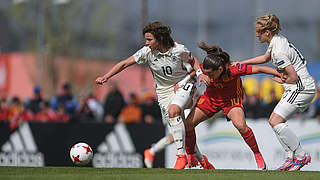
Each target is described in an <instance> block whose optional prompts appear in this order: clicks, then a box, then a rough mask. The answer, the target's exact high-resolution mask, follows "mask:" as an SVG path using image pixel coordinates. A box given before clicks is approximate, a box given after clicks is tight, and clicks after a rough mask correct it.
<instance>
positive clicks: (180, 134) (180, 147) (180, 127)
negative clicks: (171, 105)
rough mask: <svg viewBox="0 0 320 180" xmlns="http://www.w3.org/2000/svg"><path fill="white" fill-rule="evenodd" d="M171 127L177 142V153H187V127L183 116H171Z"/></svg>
mask: <svg viewBox="0 0 320 180" xmlns="http://www.w3.org/2000/svg"><path fill="white" fill-rule="evenodd" d="M170 121H171V123H170V126H171V127H170V129H171V133H172V137H173V139H174V142H175V144H176V148H177V154H185V150H184V148H185V134H186V133H185V127H184V123H183V121H182V118H181V116H177V117H174V118H170Z"/></svg>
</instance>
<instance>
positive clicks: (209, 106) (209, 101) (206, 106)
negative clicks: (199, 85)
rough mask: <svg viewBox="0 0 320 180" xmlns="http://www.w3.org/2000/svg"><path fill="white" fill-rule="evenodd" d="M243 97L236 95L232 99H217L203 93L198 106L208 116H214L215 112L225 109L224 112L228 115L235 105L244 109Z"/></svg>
mask: <svg viewBox="0 0 320 180" xmlns="http://www.w3.org/2000/svg"><path fill="white" fill-rule="evenodd" d="M242 101H243V98H242V97H234V98H231V99H224V100H218V101H217V100H215V99H213V98H210V97H208V96H206V95H201V96H200V97H199V99H198V102H197V106H196V107H198V108H199V109H201V111H203V112H204V113H205V114H206V115H207V116H208V117H212V116H213V115H214V114H215V113H217V112H219V111H220V110H223V114H224V115H226V116H227V114H228V113H229V111H230V110H231V109H232V108H234V107H240V108H242V109H243V105H242Z"/></svg>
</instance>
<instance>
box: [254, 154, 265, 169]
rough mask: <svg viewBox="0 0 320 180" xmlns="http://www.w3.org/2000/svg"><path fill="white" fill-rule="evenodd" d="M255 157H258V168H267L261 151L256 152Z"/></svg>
mask: <svg viewBox="0 0 320 180" xmlns="http://www.w3.org/2000/svg"><path fill="white" fill-rule="evenodd" d="M254 158H255V159H256V162H257V167H258V170H266V169H267V166H266V163H265V162H264V159H263V157H262V154H261V153H255V154H254Z"/></svg>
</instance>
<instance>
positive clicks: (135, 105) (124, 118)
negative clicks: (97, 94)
mask: <svg viewBox="0 0 320 180" xmlns="http://www.w3.org/2000/svg"><path fill="white" fill-rule="evenodd" d="M141 119H142V109H141V108H140V106H139V100H138V98H137V96H136V94H135V93H130V100H129V103H128V105H127V106H125V107H124V108H123V109H122V110H121V112H120V115H119V119H118V121H119V122H123V123H139V122H141Z"/></svg>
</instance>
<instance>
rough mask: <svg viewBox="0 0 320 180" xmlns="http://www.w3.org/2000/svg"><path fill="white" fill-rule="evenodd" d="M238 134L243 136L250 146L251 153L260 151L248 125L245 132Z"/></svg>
mask: <svg viewBox="0 0 320 180" xmlns="http://www.w3.org/2000/svg"><path fill="white" fill-rule="evenodd" d="M240 134H241V136H242V137H243V139H244V141H245V142H246V143H247V144H248V146H249V147H250V149H251V150H252V152H253V153H260V151H259V147H258V144H257V141H256V138H255V136H254V134H253V131H252V129H251V128H250V127H248V130H247V132H245V133H240Z"/></svg>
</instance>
